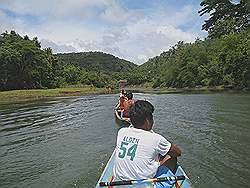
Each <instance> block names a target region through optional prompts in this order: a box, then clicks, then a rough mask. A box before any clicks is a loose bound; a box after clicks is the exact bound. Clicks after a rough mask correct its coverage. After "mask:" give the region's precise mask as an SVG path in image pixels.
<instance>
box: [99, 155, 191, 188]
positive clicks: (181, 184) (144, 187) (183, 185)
mask: <svg viewBox="0 0 250 188" xmlns="http://www.w3.org/2000/svg"><path fill="white" fill-rule="evenodd" d="M114 160H115V151H114V152H113V154H112V156H111V157H110V159H109V161H108V163H107V165H106V167H105V169H104V171H103V173H102V175H101V177H100V179H99V181H98V182H97V185H96V188H101V187H100V186H99V183H100V182H110V181H112V179H113V165H114ZM166 169H167V168H166ZM181 175H184V176H186V174H185V172H184V170H183V169H182V168H181V166H179V165H178V168H177V171H176V173H175V174H173V173H172V172H171V171H170V170H169V169H168V170H166V172H164V174H163V175H162V176H161V177H170V176H181ZM115 187H117V188H132V187H133V188H170V187H171V188H190V187H191V184H190V182H189V180H188V179H185V180H180V181H178V182H177V183H174V184H164V185H163V184H159V183H158V184H157V185H156V184H155V183H143V184H134V185H119V186H113V187H112V188H115ZM110 188H111V187H110Z"/></svg>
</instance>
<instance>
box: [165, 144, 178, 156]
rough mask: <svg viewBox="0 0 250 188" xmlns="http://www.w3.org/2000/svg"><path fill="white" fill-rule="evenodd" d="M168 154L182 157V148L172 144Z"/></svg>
mask: <svg viewBox="0 0 250 188" xmlns="http://www.w3.org/2000/svg"><path fill="white" fill-rule="evenodd" d="M167 155H170V156H172V157H180V156H181V150H180V148H178V147H177V146H176V145H174V144H171V147H170V149H169V151H168V153H167Z"/></svg>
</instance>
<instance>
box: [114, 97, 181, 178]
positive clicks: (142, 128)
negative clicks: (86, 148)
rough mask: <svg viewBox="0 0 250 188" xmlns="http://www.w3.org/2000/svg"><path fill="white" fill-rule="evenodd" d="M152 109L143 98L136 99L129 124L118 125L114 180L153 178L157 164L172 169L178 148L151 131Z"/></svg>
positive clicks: (174, 168)
mask: <svg viewBox="0 0 250 188" xmlns="http://www.w3.org/2000/svg"><path fill="white" fill-rule="evenodd" d="M153 112H154V106H153V105H152V104H151V103H149V102H148V101H144V100H138V101H136V102H135V104H134V105H133V106H132V107H131V108H130V110H129V117H130V120H131V123H132V125H133V127H128V128H122V129H120V130H119V132H118V135H117V143H116V158H115V164H114V168H113V175H114V181H119V180H138V179H149V178H153V177H154V176H155V175H156V172H157V169H158V167H159V165H167V166H168V167H169V168H170V169H171V170H172V171H175V170H176V163H177V159H176V157H178V156H180V155H181V151H180V149H179V148H178V147H177V146H175V145H173V144H171V143H170V142H169V141H168V140H166V139H165V138H164V137H163V136H161V135H159V134H157V133H154V132H153V131H152V127H153V123H154V120H153ZM158 161H159V162H158Z"/></svg>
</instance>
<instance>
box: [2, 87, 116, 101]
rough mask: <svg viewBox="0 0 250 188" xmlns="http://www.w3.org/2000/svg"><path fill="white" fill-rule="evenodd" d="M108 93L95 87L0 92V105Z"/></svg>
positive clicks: (104, 89)
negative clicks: (47, 98)
mask: <svg viewBox="0 0 250 188" xmlns="http://www.w3.org/2000/svg"><path fill="white" fill-rule="evenodd" d="M108 92H109V91H108V90H107V89H106V88H96V87H84V88H57V89H29V90H12V91H2V92H0V103H8V102H12V101H26V100H34V99H41V98H45V97H59V96H81V95H91V94H105V93H108ZM112 92H113V91H112Z"/></svg>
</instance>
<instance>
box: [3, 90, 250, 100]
mask: <svg viewBox="0 0 250 188" xmlns="http://www.w3.org/2000/svg"><path fill="white" fill-rule="evenodd" d="M125 89H126V90H127V91H131V92H133V93H153V94H174V93H192V94H196V93H222V92H225V93H242V92H244V91H242V90H233V89H226V88H223V87H221V86H218V87H210V88H208V87H201V88H152V87H144V86H128V87H126V88H125ZM245 92H248V93H249V91H245ZM109 93H119V89H113V90H108V89H107V88H96V87H69V88H56V89H28V90H12V91H2V92H0V104H2V103H10V102H17V101H20V102H22V101H28V100H38V99H42V98H47V97H64V96H65V97H66V96H83V95H99V94H109Z"/></svg>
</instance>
